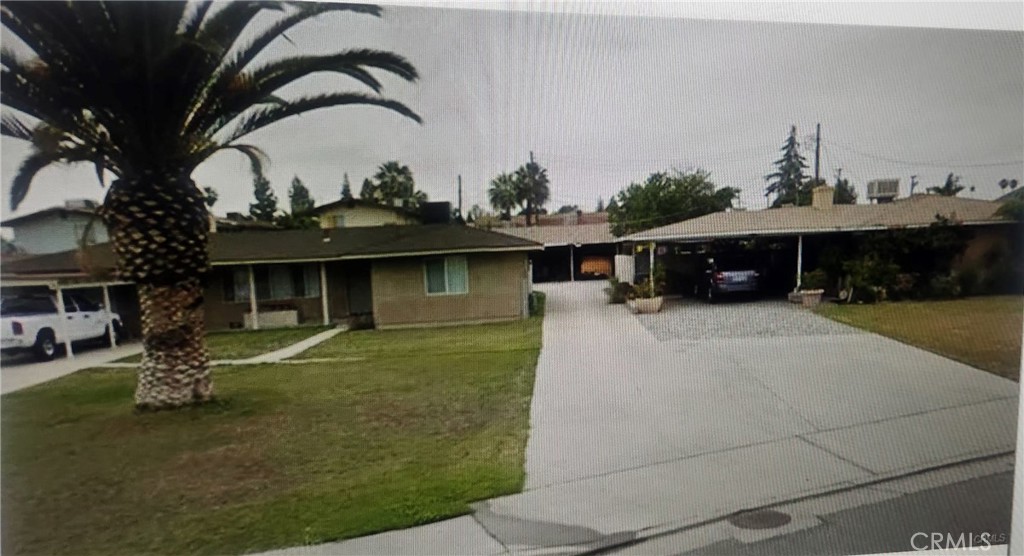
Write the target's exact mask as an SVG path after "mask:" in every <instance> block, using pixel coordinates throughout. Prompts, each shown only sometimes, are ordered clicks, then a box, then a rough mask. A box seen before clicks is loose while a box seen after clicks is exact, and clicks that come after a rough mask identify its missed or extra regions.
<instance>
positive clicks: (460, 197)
mask: <svg viewBox="0 0 1024 556" xmlns="http://www.w3.org/2000/svg"><path fill="white" fill-rule="evenodd" d="M459 218H462V174H459Z"/></svg>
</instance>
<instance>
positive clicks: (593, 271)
mask: <svg viewBox="0 0 1024 556" xmlns="http://www.w3.org/2000/svg"><path fill="white" fill-rule="evenodd" d="M494 231H497V232H501V233H504V234H508V235H512V236H516V237H519V238H522V239H528V240H530V241H535V242H537V243H541V244H543V245H544V250H543V251H538V252H531V253H530V263H531V265H532V266H533V277H532V278H533V281H534V283H542V282H575V281H577V280H593V279H603V278H607V277H610V276H614V274H615V255H616V254H617V253H618V245H617V244H616V240H615V236H613V235H612V234H611V230H610V227H609V225H608V223H607V222H604V223H596V224H565V225H560V226H550V225H548V226H530V227H521V228H496V229H495V230H494Z"/></svg>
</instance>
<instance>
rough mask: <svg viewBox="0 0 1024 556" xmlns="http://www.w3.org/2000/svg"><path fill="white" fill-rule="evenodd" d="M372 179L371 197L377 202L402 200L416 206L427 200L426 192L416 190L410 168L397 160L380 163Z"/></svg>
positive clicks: (388, 203)
mask: <svg viewBox="0 0 1024 556" xmlns="http://www.w3.org/2000/svg"><path fill="white" fill-rule="evenodd" d="M373 180H374V183H373V199H374V200H376V201H377V202H379V203H383V204H386V205H393V204H394V202H395V201H403V202H405V203H407V204H408V205H409V206H411V207H417V206H419V205H421V204H423V203H425V202H427V194H426V193H424V192H422V191H416V181H415V180H414V179H413V177H412V170H410V169H409V167H408V166H406V165H404V164H400V163H399V162H398V161H397V160H391V161H388V162H385V163H384V164H381V165H380V166H379V167H378V168H377V173H376V174H374V175H373Z"/></svg>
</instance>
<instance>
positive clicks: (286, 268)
mask: <svg viewBox="0 0 1024 556" xmlns="http://www.w3.org/2000/svg"><path fill="white" fill-rule="evenodd" d="M253 275H254V276H253V278H254V279H255V282H256V299H258V300H260V301H274V300H279V299H297V298H304V297H320V269H319V267H318V265H316V264H291V265H288V264H275V265H259V266H256V267H254V268H253ZM224 301H231V302H239V303H240V302H248V301H249V269H248V268H247V267H244V266H241V267H235V268H234V269H232V271H231V272H230V273H229V274H227V275H225V276H224Z"/></svg>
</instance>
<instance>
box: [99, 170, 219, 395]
mask: <svg viewBox="0 0 1024 556" xmlns="http://www.w3.org/2000/svg"><path fill="white" fill-rule="evenodd" d="M152 175H153V174H152V173H149V174H147V175H146V178H143V179H121V180H117V181H115V182H114V183H113V184H111V186H110V190H109V191H108V193H107V197H106V199H105V200H104V203H103V207H102V208H101V211H100V215H101V216H102V218H103V220H104V221H105V222H106V224H107V228H108V230H109V232H110V237H111V240H112V243H113V246H114V253H115V255H116V256H117V264H118V269H117V273H118V275H119V277H120V278H121V279H123V280H128V281H133V282H135V283H136V285H137V287H138V293H139V304H140V308H141V312H142V345H143V350H144V351H143V355H142V364H141V365H140V367H139V371H138V384H137V387H136V391H135V404H136V407H137V408H139V409H171V408H176V407H182V406H185V405H190V404H195V403H201V402H205V401H208V400H210V399H211V397H212V395H213V385H212V383H211V380H210V360H209V355H208V353H207V351H206V339H205V326H204V319H203V316H204V313H203V289H204V284H205V281H206V276H207V273H208V271H209V255H208V253H207V243H208V241H209V221H208V213H207V209H206V204H205V202H204V197H203V193H202V191H200V190H199V188H198V187H196V186H195V183H193V182H192V180H191V179H189V178H187V177H184V178H182V177H179V178H174V177H173V176H171V175H166V176H167V179H166V181H163V180H160V179H159V178H158V177H156V178H151V177H150V176H152ZM157 176H159V174H157Z"/></svg>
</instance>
